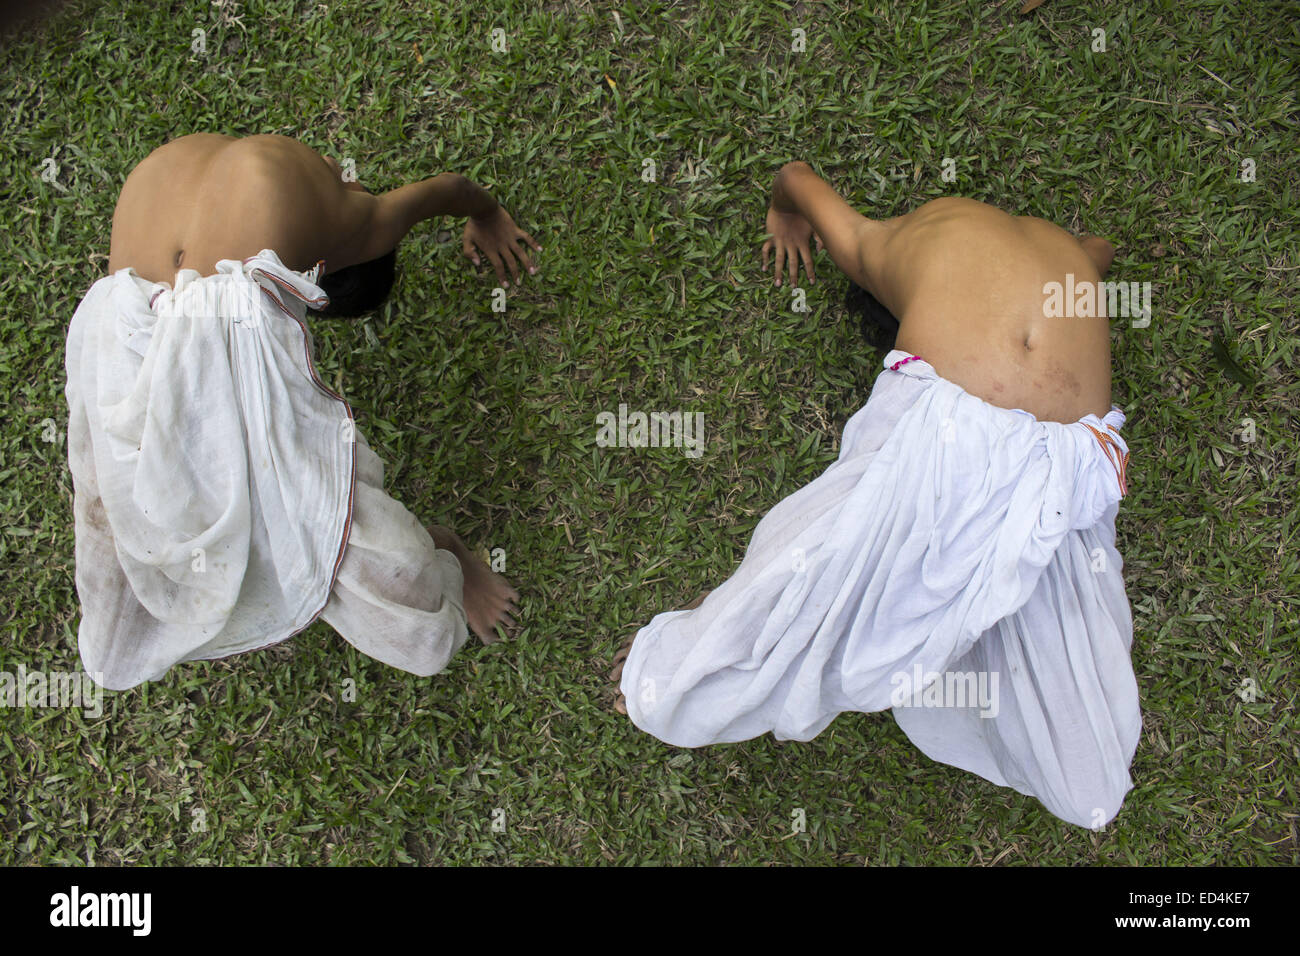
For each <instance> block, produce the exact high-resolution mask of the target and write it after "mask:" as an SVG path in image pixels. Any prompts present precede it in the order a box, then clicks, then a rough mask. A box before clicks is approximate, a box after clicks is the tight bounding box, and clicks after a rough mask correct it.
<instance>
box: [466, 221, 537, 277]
mask: <svg viewBox="0 0 1300 956" xmlns="http://www.w3.org/2000/svg"><path fill="white" fill-rule="evenodd" d="M520 241H522V242H523V243H524V248H520V247H519V246H518V245H516V243H518V242H520ZM528 246H532V247H533V249H535V250H537V251H538V252H540V251H541V249H542V247H541V246H539V245H538V244H537V240H535V239H534V238H533V237H532V236H530V235H529V234H528V233H526V232H524V231H523V230H522V229H520V228H519V227H518V226H516V225H515V221H514V220H513V219H511V218H510V213H508V212H506V210H505V207H504V206H497V207H496V209H494V210H492V212H491V213H489V214H488V215H487V216H485V217H483V218H482V219H474V218H471V219H470V220H469V221H468V222H466V223H465V238H464V240H463V241H462V243H461V251H462V252H464V253H465V255H466V256H468V257H469V260H470V262H472V263H474V265H478V264H479V263H480V262H481V261H482V260H481V259H480V256H487V259H488V261H489V262H490V263H492V268H493V269H494V270H496V274H497V281H498V282H500V283H501V284H502V285H503V286H506V287H509V285H510V282H509V280H507V279H506V269H507V268H509V270H510V275H511V276H512V277H514V280H515V281H516V282H518V281H519V266H520V263H522V264H523V267H524V268H525V269H527V270H528V272H529V274H530V275H534V274H536V272H537V267H536V266H535V265H533V260H532V258H531V257H529V255H528V248H527V247H528Z"/></svg>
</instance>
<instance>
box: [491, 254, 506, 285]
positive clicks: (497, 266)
mask: <svg viewBox="0 0 1300 956" xmlns="http://www.w3.org/2000/svg"><path fill="white" fill-rule="evenodd" d="M487 257H488V262H490V263H492V268H493V269H494V270H496V274H497V282H499V283H501V285H503V286H505V287H506V288H509V287H510V283H509V282H508V281H506V270H505V267H504V266H502V264H501V256H500V255H498V254H497V252H496V250H493V249H489V250H488V254H487Z"/></svg>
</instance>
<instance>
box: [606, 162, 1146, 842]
mask: <svg viewBox="0 0 1300 956" xmlns="http://www.w3.org/2000/svg"><path fill="white" fill-rule="evenodd" d="M767 231H768V232H769V233H770V234H771V238H770V239H768V240H767V241H766V243H765V244H764V246H763V249H762V260H763V263H762V264H763V269H764V270H766V269H767V266H768V264H769V259H770V260H771V262H772V263H774V277H773V278H774V283H775V285H776V286H780V285H781V284H782V281H783V279H784V280H785V281H786V282H788V283H789V284H794V283H795V282H797V278H798V272H799V269H800V268H801V267H802V268H803V270H804V274H805V276H806V277H807V279H808V281H809V282H813V281H815V273H814V266H813V257H812V250H811V248H810V243H811V242H812V241H813V240H814V239H816V241H817V243H818V245H819V247H824V248H825V249H826V250H827V251H828V252H829V253H830V256H831V258H832V259H833V260H834V262H835V264H836V265H837V266H838V267H839V268H840V269H841V270H842V271H843V272H844V273H845V274H846V275H847V276H848V277H849V278H850V279H852V280H853V281H854V282H856V283H857V284H858V285H860V286H861V287H862V288H864V289H865V290H867V292H869V293H870V294H871V295H872V296H874V298H875V299H876V300H877V301H878V302H879V303H880V304H881V305H883V306H884V308H886V309H888V310H889V312H890V313H892V315H893V316H895V317H897V322H898V332H897V340H896V343H895V348H894V350H893V351H891V352H890V353H889V354H888V356H887V357H886V358H885V362H884V370H883V371H882V372H881V373H880V376H879V377H878V378H877V380H876V383H875V386H874V387H873V389H872V393H871V397H870V398H869V399H868V402H867V404H866V405H865V406H864V407H863V408H862V409H861V410H859V411H858V412H857V413H856V414H855V415H854V416H853V417H852V418H851V419H850V420H849V422H848V423H847V424H846V426H845V430H844V437H843V441H842V445H841V452H840V457H839V459H838V460H837V461H836V462H835V463H834V464H833V465H832V466H831V467H830V468H829V469H827V471H826V472H825V473H824V474H823V475H822V476H820V477H819V478H817V479H816V480H815V481H813V482H812V483H810V484H809V485H807V486H805V487H804V488H802V489H800V490H799V491H798V492H796V493H795V494H793V495H791V496H790V497H789V498H787V499H785V500H784V501H782V502H780V503H779V504H778V505H777V506H776V507H775V508H774V509H773V510H772V511H771V512H770V513H769V514H768V515H767V516H765V517H764V519H763V520H762V522H760V524H759V525H758V527H757V528H756V529H755V532H754V535H753V538H752V539H751V541H750V544H749V546H748V548H747V550H746V554H745V558H744V561H743V562H742V563H741V565H740V567H739V568H738V569H737V570H736V572H735V573H734V574H733V575H732V576H731V577H730V578H729V579H728V580H727V581H725V582H724V583H723V584H722V585H720V586H719V587H718V588H716V589H715V590H713V591H712V592H710V593H709V594H707V596H705V597H703V598H702V599H701V600H700V602H697V606H694V607H692V608H686V609H682V610H678V611H673V612H668V613H664V614H660V615H658V616H657V617H656V618H655V619H654V620H653V621H651V622H650V624H648V625H647V626H646V627H644V628H642V629H641V630H640V631H639V632H638V633H637V635H635V637H634V638H633V640H632V641H631V642H630V645H629V646H626V647H625V648H624V649H623V650H622V651H620V654H619V655H618V657H617V658H616V660H618V661H619V663H618V664H617V666H616V667H615V670H614V671H613V673H612V674H611V677H612V678H613V679H615V680H618V681H619V682H620V694H619V698H618V703H617V705H616V706H617V707H618V709H620V710H621V711H623V712H625V713H627V714H628V715H629V717H630V718H631V719H632V721H633V722H634V723H635V724H636V725H637V726H638V727H639V728H641V729H642V730H645V731H646V732H648V733H651V734H653V735H655V736H656V737H659V738H660V739H662V740H664V741H666V742H668V743H672V744H675V745H677V746H686V747H696V746H702V745H706V744H714V743H724V742H732V741H739V740H745V739H749V738H751V737H755V736H758V735H760V734H763V733H769V732H770V733H772V734H773V735H774V736H776V737H777V738H778V739H783V740H786V739H795V740H809V739H811V738H812V737H814V736H816V735H817V734H818V733H820V732H821V731H822V730H823V729H824V728H825V727H826V726H828V725H829V724H830V722H831V721H832V720H833V719H834V718H835V716H836V715H837V714H839V713H841V712H843V711H850V710H851V711H863V712H871V711H879V710H885V709H891V710H892V712H893V714H894V717H895V719H896V721H897V722H898V724H899V726H900V727H901V728H902V729H903V731H904V732H905V733H906V734H907V735H908V737H909V738H910V739H911V740H912V741H913V743H915V744H916V745H917V746H918V747H919V748H920V749H921V750H923V751H924V752H925V753H926V754H928V755H929V756H930V757H932V758H933V759H935V760H938V761H941V762H944V763H949V764H952V765H955V766H958V767H961V768H962V769H966V770H969V771H972V772H974V773H977V774H979V775H980V776H983V777H985V778H986V779H988V780H990V781H992V782H993V783H996V784H999V785H1002V786H1011V787H1014V788H1015V789H1017V790H1019V791H1020V792H1022V793H1026V794H1029V795H1032V796H1034V797H1036V798H1037V799H1039V800H1040V801H1042V803H1043V804H1044V805H1045V806H1046V807H1047V808H1048V809H1049V810H1050V811H1051V812H1052V813H1054V814H1056V815H1057V816H1059V817H1061V818H1063V819H1066V820H1068V821H1070V822H1072V823H1076V824H1079V825H1081V826H1089V827H1098V826H1101V825H1102V824H1104V823H1105V822H1107V821H1108V820H1110V819H1112V818H1113V817H1114V816H1115V814H1116V813H1118V811H1119V807H1120V804H1121V803H1122V801H1123V798H1124V795H1125V793H1127V791H1128V790H1129V789H1130V788H1131V786H1132V780H1131V779H1130V777H1129V774H1128V767H1129V763H1130V762H1131V760H1132V756H1133V753H1134V749H1135V747H1136V744H1137V735H1138V731H1139V728H1140V725H1141V717H1140V713H1139V710H1138V699H1137V686H1136V681H1135V679H1134V675H1133V670H1132V664H1131V661H1130V659H1129V648H1130V645H1131V642H1132V634H1133V628H1132V618H1131V615H1130V612H1129V605H1128V601H1127V598H1126V596H1125V593H1124V584H1123V578H1122V575H1121V574H1120V570H1121V568H1122V563H1123V562H1122V560H1121V558H1120V556H1119V554H1118V552H1117V551H1116V550H1115V547H1114V543H1115V532H1114V520H1115V515H1116V512H1117V507H1118V501H1119V499H1120V498H1121V497H1123V495H1124V494H1125V493H1126V491H1127V484H1126V482H1127V461H1128V446H1127V444H1126V443H1125V442H1124V440H1123V438H1122V437H1121V436H1120V432H1119V427H1120V426H1121V425H1122V424H1123V422H1124V416H1123V413H1122V412H1121V411H1120V410H1119V408H1118V407H1115V406H1112V405H1111V403H1110V400H1111V391H1110V343H1109V332H1110V329H1109V324H1108V320H1107V319H1106V318H1105V317H1104V315H1103V317H1101V318H1097V317H1095V315H1094V316H1093V317H1072V318H1048V317H1046V310H1045V308H1044V302H1045V297H1046V288H1045V286H1046V284H1047V283H1053V282H1056V283H1062V284H1064V283H1065V282H1066V276H1067V275H1068V274H1071V273H1072V274H1073V277H1074V283H1075V286H1076V287H1080V286H1082V285H1084V284H1085V283H1096V282H1098V281H1099V280H1100V278H1101V277H1102V276H1103V275H1104V274H1105V273H1106V271H1107V270H1108V268H1109V266H1110V264H1111V259H1112V256H1113V253H1114V250H1113V248H1112V247H1111V246H1110V244H1109V243H1107V242H1106V241H1105V240H1102V239H1099V238H1094V237H1085V238H1082V239H1078V238H1075V237H1074V236H1072V235H1071V234H1070V233H1068V232H1066V231H1065V230H1063V229H1061V228H1059V227H1058V226H1055V225H1053V224H1051V223H1049V222H1045V221H1043V220H1041V219H1035V218H1032V217H1016V216H1010V215H1007V214H1006V213H1004V212H1001V211H999V210H997V209H994V208H992V207H990V206H986V205H984V204H982V203H978V202H974V201H972V200H969V199H956V198H952V199H938V200H934V201H932V202H928V203H926V204H925V205H923V206H921V207H920V208H919V209H917V210H915V211H914V212H912V213H909V214H908V215H905V216H900V217H898V218H895V219H887V220H883V221H876V220H871V219H868V218H866V217H864V216H863V215H861V214H860V213H858V212H857V211H856V210H854V209H853V208H852V207H851V206H850V205H849V204H848V203H847V202H846V201H844V200H843V199H842V198H841V197H840V196H838V195H837V194H836V193H835V191H834V190H833V189H832V188H831V187H830V186H829V185H828V184H827V183H826V182H824V181H823V180H822V179H821V178H820V177H819V176H817V175H816V173H814V172H813V170H812V168H811V167H810V166H808V164H806V163H802V162H793V163H789V164H787V165H786V166H785V167H784V168H782V169H781V171H780V172H779V173H778V174H777V177H776V181H775V184H774V186H773V190H772V200H771V206H770V208H769V209H768V213H767Z"/></svg>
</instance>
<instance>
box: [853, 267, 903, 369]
mask: <svg viewBox="0 0 1300 956" xmlns="http://www.w3.org/2000/svg"><path fill="white" fill-rule="evenodd" d="M844 305H845V307H846V308H847V309H848V310H849V314H850V315H856V316H857V317H858V322H859V325H858V328H859V330H860V331H861V332H862V337H863V338H864V339H866V341H867V344H868V345H870V346H871V347H872V348H874V349H879V350H880V351H882V352H888V351H890V350H891V349H892V348H893V347H894V343H895V341H896V340H897V338H898V319H896V318H894V315H893V313H892V312H890V311H889V310H888V309H886V308H885V307H884V306H883V305H881V304H880V303H879V302H878V301H876V297H875V296H874V295H872V294H871V293H870V292H868V291H867V290H866V289H864V288H862V286H860V285H858V284H857V283H856V282H854V281H852V280H849V291H848V293H847V294H846V295H845V296H844Z"/></svg>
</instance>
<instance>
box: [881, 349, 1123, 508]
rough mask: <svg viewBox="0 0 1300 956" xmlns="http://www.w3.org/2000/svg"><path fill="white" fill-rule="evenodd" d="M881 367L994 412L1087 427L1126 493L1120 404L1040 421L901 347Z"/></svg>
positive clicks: (1043, 425) (1056, 425)
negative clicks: (976, 392) (930, 382)
mask: <svg viewBox="0 0 1300 956" xmlns="http://www.w3.org/2000/svg"><path fill="white" fill-rule="evenodd" d="M883 365H884V368H885V369H886V371H890V372H897V373H899V374H900V375H908V376H911V377H913V378H918V379H922V380H933V381H938V382H943V383H944V385H945V386H946V387H948V388H952V389H956V390H957V391H959V392H961V393H962V394H963V395H966V396H967V397H968V398H969V399H971V400H972V401H977V402H981V403H983V404H984V405H986V406H988V408H990V409H992V410H993V411H994V413H995V414H1003V415H1020V416H1026V417H1028V418H1029V419H1030V420H1032V421H1033V422H1035V423H1036V424H1037V425H1038V426H1039V427H1041V428H1044V429H1048V428H1070V429H1087V431H1088V433H1089V434H1091V435H1092V437H1093V438H1094V439H1095V440H1096V442H1097V444H1098V446H1100V448H1101V451H1102V453H1103V454H1104V455H1105V456H1106V459H1107V460H1108V461H1109V462H1110V464H1111V467H1112V468H1113V469H1114V470H1115V480H1116V482H1117V483H1118V485H1119V491H1120V497H1124V496H1125V495H1127V494H1128V457H1129V449H1128V442H1126V441H1125V440H1124V436H1123V435H1122V434H1121V433H1120V429H1121V428H1122V427H1123V426H1124V422H1125V421H1126V420H1127V416H1125V414H1124V410H1123V409H1122V408H1120V406H1118V405H1115V404H1112V405H1111V407H1110V411H1109V412H1107V413H1106V414H1105V415H1104V416H1102V417H1098V416H1097V415H1095V414H1093V413H1091V412H1089V413H1088V414H1087V415H1084V416H1083V417H1082V418H1080V419H1079V420H1078V421H1076V422H1071V423H1069V424H1066V423H1064V422H1045V421H1041V420H1040V419H1039V418H1038V416H1036V415H1034V413H1033V412H1028V411H1025V410H1024V409H1023V408H1003V407H1002V406H1000V405H994V404H993V403H992V402H989V401H986V400H985V399H982V398H980V397H979V396H978V395H971V393H970V392H968V391H966V390H965V389H964V388H962V387H961V386H960V385H958V384H957V383H955V382H951V381H949V380H948V379H946V378H944V377H943V376H942V375H940V374H939V373H938V372H937V371H935V368H934V366H933V365H931V364H930V363H929V362H927V361H926V360H925V359H923V358H922V357H921V356H919V355H913V354H912V353H911V352H905V351H903V350H902V349H893V350H892V351H890V353H889V354H888V355H886V356H885V360H884V363H883Z"/></svg>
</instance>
